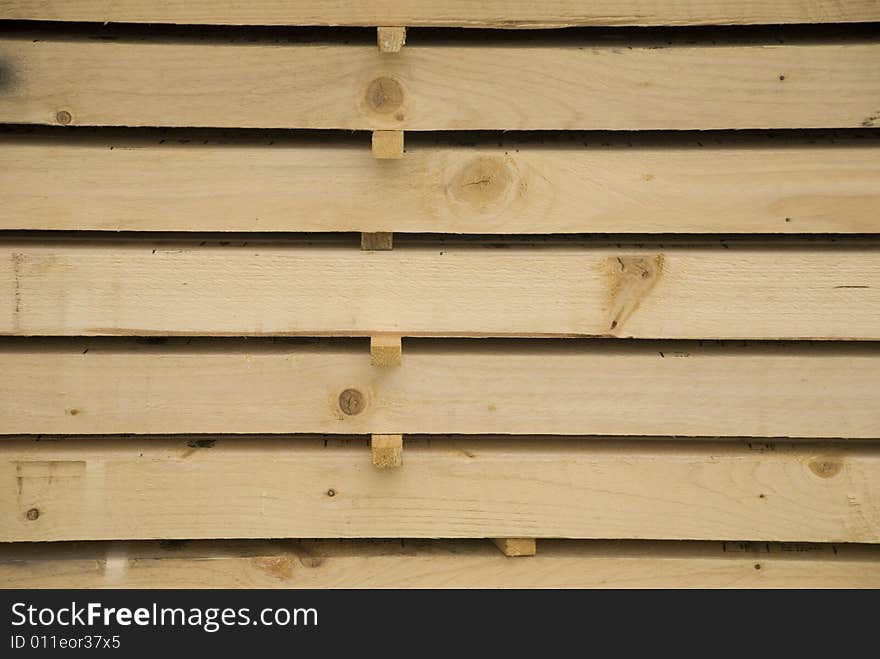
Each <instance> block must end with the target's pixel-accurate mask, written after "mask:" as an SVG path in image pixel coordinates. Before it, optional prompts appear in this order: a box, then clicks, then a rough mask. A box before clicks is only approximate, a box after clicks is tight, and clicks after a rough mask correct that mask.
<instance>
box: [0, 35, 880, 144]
mask: <svg viewBox="0 0 880 659" xmlns="http://www.w3.org/2000/svg"><path fill="white" fill-rule="evenodd" d="M878 58H880V43H859V42H851V43H828V44H811V43H795V44H776V45H732V46H718V45H707V46H700V45H682V46H668V47H659V48H658V47H652V46H647V45H636V47H632V48H628V47H627V44H625V43H623V44H619V45H592V46H590V47H583V46H580V45H572V46H559V45H553V46H525V47H523V46H522V45H513V46H505V45H496V46H486V45H485V44H481V43H476V44H473V45H438V46H431V45H426V46H418V45H412V46H407V47H406V48H404V49H403V51H401V52H400V53H398V54H396V55H394V56H393V57H391V56H388V55H383V54H381V53H379V52H378V51H377V49H376V48H375V47H371V46H366V45H365V46H357V45H347V46H346V45H328V44H297V43H292V44H283V45H282V44H271V45H270V44H260V43H255V44H226V43H198V42H194V43H179V42H155V43H146V42H142V41H125V40H118V41H102V40H70V41H53V40H47V39H32V38H22V37H9V38H3V39H0V62H2V63H3V64H2V66H3V69H4V71H5V73H4V81H5V82H4V87H3V91H2V93H0V121H2V122H6V123H22V124H56V123H64V124H68V123H69V124H71V125H122V126H214V127H263V128H273V127H278V128H325V129H329V128H333V129H362V130H407V131H418V130H475V129H489V130H500V129H504V130H515V129H521V130H538V129H548V130H563V129H565V130H572V129H588V130H591V129H609V130H636V129H638V130H642V129H676V130H686V129H712V128H847V127H849V128H854V127H859V126H872V125H874V123H875V122H876V121H877V116H878V113H880V73H878V68H877V67H876V66H875V65H874V62H876V61H878ZM279 80H283V81H284V83H283V84H279ZM62 117H63V119H62Z"/></svg>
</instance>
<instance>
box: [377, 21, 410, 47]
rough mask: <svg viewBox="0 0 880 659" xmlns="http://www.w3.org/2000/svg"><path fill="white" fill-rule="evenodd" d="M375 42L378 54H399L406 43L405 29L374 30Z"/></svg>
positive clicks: (382, 28) (384, 28)
mask: <svg viewBox="0 0 880 659" xmlns="http://www.w3.org/2000/svg"><path fill="white" fill-rule="evenodd" d="M376 42H377V43H378V45H379V52H380V53H399V52H400V49H401V48H403V45H404V44H405V43H406V28H405V27H380V28H376Z"/></svg>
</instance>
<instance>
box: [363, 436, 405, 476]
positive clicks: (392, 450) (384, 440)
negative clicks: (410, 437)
mask: <svg viewBox="0 0 880 659" xmlns="http://www.w3.org/2000/svg"><path fill="white" fill-rule="evenodd" d="M370 446H371V449H372V452H373V465H374V466H375V467H378V468H379V469H393V468H395V467H400V466H401V465H402V464H403V435H373V436H372V439H371V442H370Z"/></svg>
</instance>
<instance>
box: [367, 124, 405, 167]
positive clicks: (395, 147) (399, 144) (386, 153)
mask: <svg viewBox="0 0 880 659" xmlns="http://www.w3.org/2000/svg"><path fill="white" fill-rule="evenodd" d="M373 157H374V158H376V159H377V160H400V159H401V158H403V131H402V130H374V131H373Z"/></svg>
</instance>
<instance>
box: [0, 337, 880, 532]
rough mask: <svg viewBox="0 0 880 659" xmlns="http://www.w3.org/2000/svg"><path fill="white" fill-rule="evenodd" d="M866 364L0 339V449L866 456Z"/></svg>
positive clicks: (597, 348)
mask: <svg viewBox="0 0 880 659" xmlns="http://www.w3.org/2000/svg"><path fill="white" fill-rule="evenodd" d="M878 364H880V344H877V343H848V344H839V343H829V342H821V343H809V344H802V343H801V344H798V343H795V344H790V343H776V342H769V343H739V342H737V343H730V344H716V343H703V342H700V343H697V342H690V341H611V340H592V339H584V340H577V339H567V340H555V341H554V340H537V339H533V340H528V341H518V340H489V339H485V340H479V341H476V340H453V339H411V340H408V341H407V355H406V358H405V359H404V360H403V363H402V364H401V365H400V366H398V367H395V368H388V369H378V368H376V367H374V366H372V365H371V364H370V356H369V351H368V349H367V345H366V342H364V341H361V340H353V339H350V340H332V341H328V340H324V341H319V340H314V339H300V340H297V339H288V340H280V341H271V340H260V339H250V340H241V339H238V340H235V339H203V340H199V339H176V340H175V339H170V340H163V341H162V342H161V343H159V344H149V343H144V342H142V341H137V340H120V339H108V338H101V339H73V340H67V339H33V338H26V339H10V338H6V339H3V340H2V341H0V372H2V373H3V374H4V377H3V378H0V433H2V434H16V433H34V434H38V433H39V434H125V433H140V434H151V433H312V432H317V433H337V434H350V433H357V434H361V433H363V434H369V433H374V434H395V433H402V434H415V433H462V434H496V433H502V434H521V435H525V434H534V433H538V434H559V435H652V436H656V435H670V436H697V437H699V436H751V437H785V436H788V437H804V438H806V437H847V438H853V439H855V438H865V439H872V438H877V437H880V367H878ZM242 392H246V395H244V396H243V395H242ZM508 535H510V536H511V537H520V536H524V537H529V534H528V533H519V534H507V533H502V534H500V535H498V536H496V537H507V536H508Z"/></svg>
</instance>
